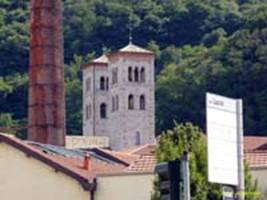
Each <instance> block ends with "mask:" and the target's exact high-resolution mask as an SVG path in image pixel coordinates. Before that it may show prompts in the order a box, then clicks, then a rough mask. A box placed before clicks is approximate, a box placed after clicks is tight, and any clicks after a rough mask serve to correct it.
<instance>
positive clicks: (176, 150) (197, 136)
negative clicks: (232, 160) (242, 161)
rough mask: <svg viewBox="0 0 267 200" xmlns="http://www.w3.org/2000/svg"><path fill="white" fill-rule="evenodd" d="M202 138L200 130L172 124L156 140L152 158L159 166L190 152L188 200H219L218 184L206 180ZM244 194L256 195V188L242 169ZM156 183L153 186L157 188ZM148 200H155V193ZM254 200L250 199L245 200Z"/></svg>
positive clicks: (205, 155)
mask: <svg viewBox="0 0 267 200" xmlns="http://www.w3.org/2000/svg"><path fill="white" fill-rule="evenodd" d="M205 138H206V137H205V136H204V134H203V133H202V132H201V130H200V129H199V128H198V127H196V126H193V125H192V124H191V123H186V124H176V126H175V127H174V128H173V129H172V130H167V131H165V132H163V133H162V134H161V136H160V139H159V143H158V147H157V149H156V157H157V159H158V161H159V162H162V161H169V160H175V159H180V158H181V156H182V155H183V152H184V151H186V150H190V181H191V195H192V200H203V199H209V200H220V199H221V189H220V186H219V185H218V184H211V183H209V182H208V179H207V174H208V173H207V170H208V169H207V147H206V141H205ZM245 173H246V191H249V192H257V185H256V183H255V182H254V181H253V180H252V178H251V175H250V174H249V171H248V168H246V171H245ZM158 184H159V183H157V182H156V183H155V188H156V189H157V188H158ZM152 199H154V200H157V199H158V196H157V192H155V193H154V195H153V197H152ZM248 199H249V200H258V197H255V196H254V197H252V196H251V197H250V198H247V199H246V200H248Z"/></svg>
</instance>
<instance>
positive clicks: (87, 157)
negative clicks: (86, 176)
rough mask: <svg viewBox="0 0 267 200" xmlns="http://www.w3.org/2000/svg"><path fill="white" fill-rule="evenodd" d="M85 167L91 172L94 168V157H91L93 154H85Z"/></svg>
mask: <svg viewBox="0 0 267 200" xmlns="http://www.w3.org/2000/svg"><path fill="white" fill-rule="evenodd" d="M83 167H84V169H86V170H87V171H90V172H91V170H92V159H91V155H90V154H89V153H87V154H85V156H84V162H83Z"/></svg>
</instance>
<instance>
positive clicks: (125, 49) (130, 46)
mask: <svg viewBox="0 0 267 200" xmlns="http://www.w3.org/2000/svg"><path fill="white" fill-rule="evenodd" d="M119 52H124V53H144V54H154V53H153V52H152V51H149V50H147V49H144V48H141V47H139V46H137V45H135V44H133V43H131V42H130V43H129V44H128V45H127V46H125V47H123V48H122V49H120V50H119Z"/></svg>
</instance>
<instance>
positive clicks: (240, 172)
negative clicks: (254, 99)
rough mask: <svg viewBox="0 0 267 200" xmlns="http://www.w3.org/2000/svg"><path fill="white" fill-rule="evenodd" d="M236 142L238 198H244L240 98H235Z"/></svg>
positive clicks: (242, 199) (241, 199) (243, 199)
mask: <svg viewBox="0 0 267 200" xmlns="http://www.w3.org/2000/svg"><path fill="white" fill-rule="evenodd" d="M237 142H238V145H237V146H238V149H237V152H238V186H237V192H238V200H245V178H244V163H243V157H244V155H243V154H244V153H243V143H244V141H243V107H242V100H241V99H239V100H237Z"/></svg>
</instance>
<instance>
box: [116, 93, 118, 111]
mask: <svg viewBox="0 0 267 200" xmlns="http://www.w3.org/2000/svg"><path fill="white" fill-rule="evenodd" d="M116 110H119V96H118V95H116Z"/></svg>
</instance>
